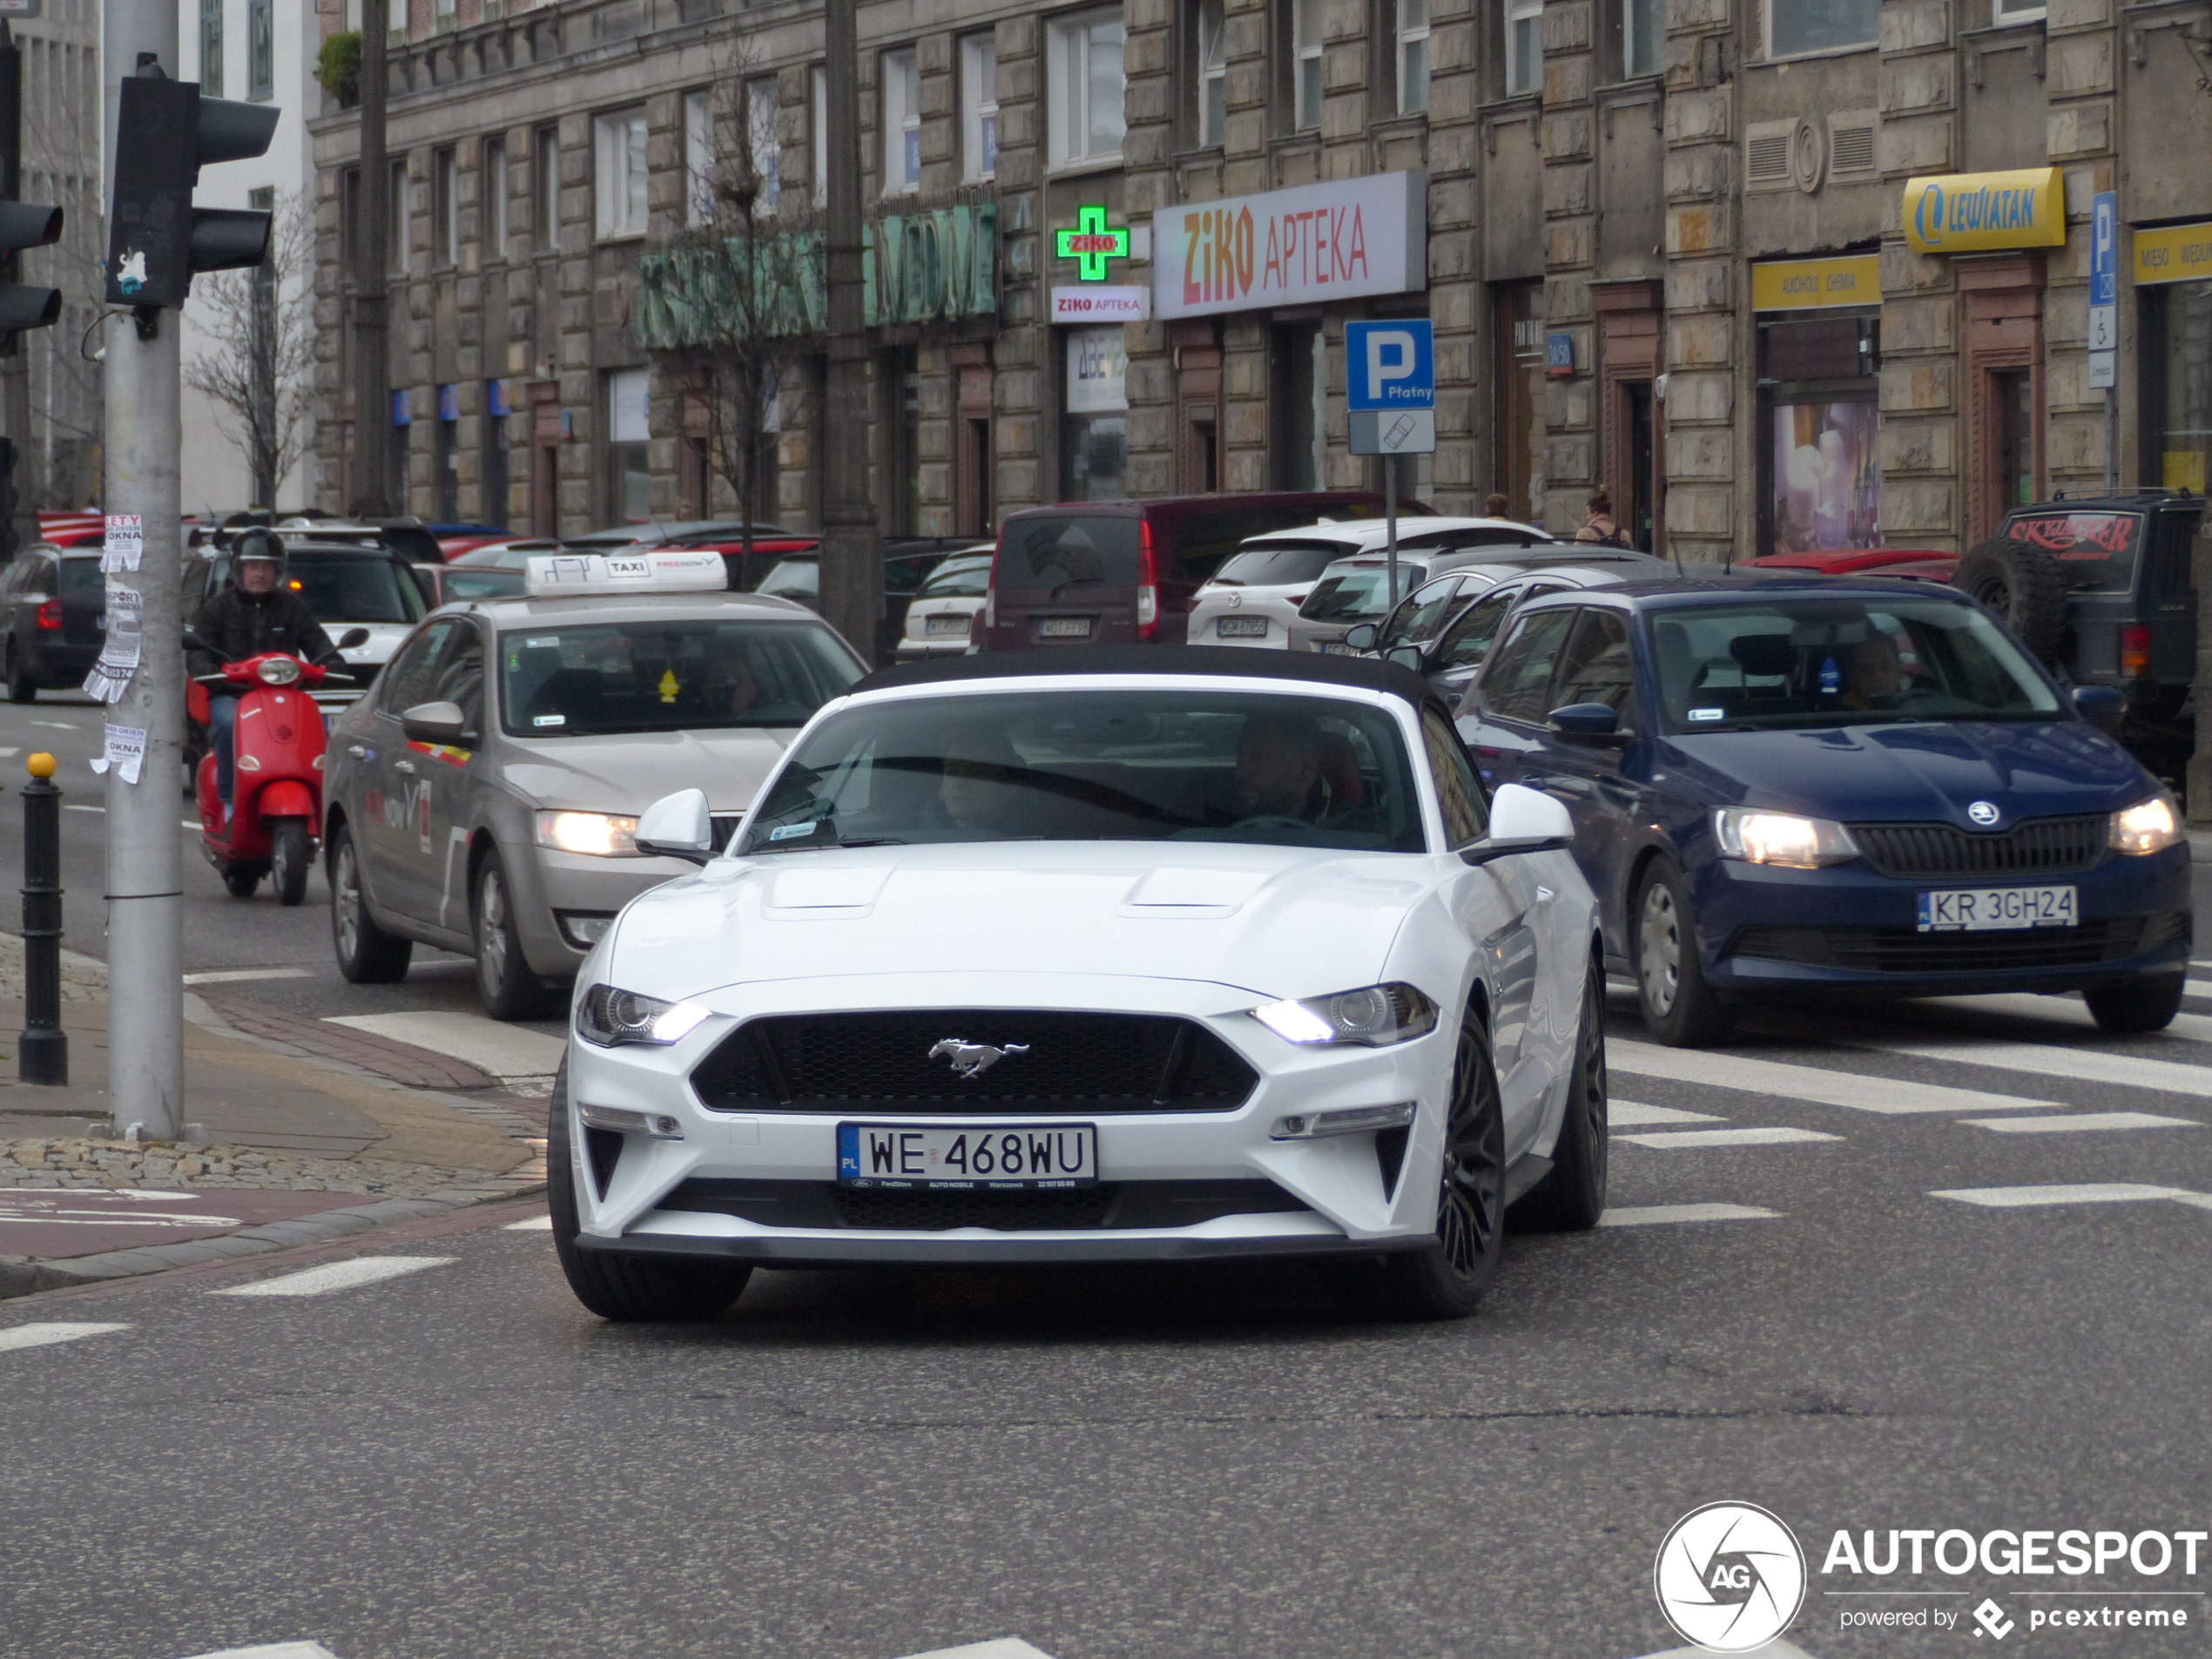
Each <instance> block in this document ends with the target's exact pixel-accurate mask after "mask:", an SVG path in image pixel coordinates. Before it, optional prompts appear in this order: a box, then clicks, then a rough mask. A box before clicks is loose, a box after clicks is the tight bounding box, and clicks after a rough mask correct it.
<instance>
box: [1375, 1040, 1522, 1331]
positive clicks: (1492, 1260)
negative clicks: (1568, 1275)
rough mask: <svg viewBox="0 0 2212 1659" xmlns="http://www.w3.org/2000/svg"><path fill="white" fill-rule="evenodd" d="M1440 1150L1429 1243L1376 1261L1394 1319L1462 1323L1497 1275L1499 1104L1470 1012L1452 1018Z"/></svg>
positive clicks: (1502, 1209) (1502, 1147)
mask: <svg viewBox="0 0 2212 1659" xmlns="http://www.w3.org/2000/svg"><path fill="white" fill-rule="evenodd" d="M1443 1152H1444V1170H1443V1176H1442V1179H1441V1181H1440V1184H1439V1187H1438V1190H1437V1197H1436V1239H1435V1242H1434V1243H1433V1244H1426V1245H1425V1246H1423V1247H1422V1248H1420V1249H1419V1250H1413V1251H1406V1253H1405V1254H1403V1255H1397V1256H1391V1257H1388V1258H1386V1259H1385V1260H1384V1263H1383V1273H1384V1303H1385V1305H1386V1307H1387V1308H1388V1309H1389V1311H1390V1312H1392V1313H1393V1314H1395V1315H1396V1316H1397V1317H1399V1318H1406V1319H1463V1318H1467V1315H1468V1314H1470V1313H1472V1312H1474V1310H1475V1306H1476V1305H1477V1304H1478V1303H1480V1301H1481V1300H1482V1297H1483V1293H1484V1292H1485V1291H1487V1290H1489V1288H1490V1284H1491V1281H1492V1280H1493V1279H1494V1278H1497V1276H1498V1261H1499V1258H1500V1257H1501V1255H1502V1253H1503V1251H1504V1248H1505V1231H1506V1227H1505V1221H1506V1114H1505V1107H1504V1103H1503V1102H1502V1101H1501V1098H1500V1096H1499V1093H1498V1071H1497V1068H1496V1067H1495V1066H1494V1065H1493V1064H1492V1063H1491V1062H1490V1040H1489V1037H1488V1035H1487V1033H1485V1032H1484V1030H1483V1028H1482V1022H1481V1020H1480V1017H1479V1016H1478V1015H1476V1013H1475V1011H1474V1008H1472V1007H1469V1008H1467V1009H1466V1010H1465V1011H1464V1012H1463V1013H1462V1014H1461V1015H1460V1046H1459V1049H1458V1051H1457V1053H1456V1054H1454V1055H1453V1060H1452V1096H1451V1101H1450V1103H1449V1104H1448V1105H1447V1108H1446V1109H1445V1118H1444V1147H1443Z"/></svg>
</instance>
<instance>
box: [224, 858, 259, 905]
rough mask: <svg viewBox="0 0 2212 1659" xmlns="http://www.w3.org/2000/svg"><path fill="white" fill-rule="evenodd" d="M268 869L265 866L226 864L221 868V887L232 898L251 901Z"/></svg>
mask: <svg viewBox="0 0 2212 1659" xmlns="http://www.w3.org/2000/svg"><path fill="white" fill-rule="evenodd" d="M221 868H222V872H223V885H224V886H225V887H228V888H229V889H230V894H231V897H232V898H233V899H251V898H252V897H253V893H254V889H255V888H257V887H260V885H261V878H262V876H263V875H265V874H266V873H267V872H268V866H267V865H266V864H226V865H224V866H222V867H221Z"/></svg>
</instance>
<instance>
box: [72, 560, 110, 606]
mask: <svg viewBox="0 0 2212 1659" xmlns="http://www.w3.org/2000/svg"><path fill="white" fill-rule="evenodd" d="M106 585H107V578H106V577H104V576H102V575H101V574H100V562H99V561H98V559H64V560H63V561H62V576H61V597H63V598H64V599H91V600H93V601H96V602H97V603H99V604H105V603H106V602H107V596H106V595H105V592H104V591H103V590H104V589H105V587H106Z"/></svg>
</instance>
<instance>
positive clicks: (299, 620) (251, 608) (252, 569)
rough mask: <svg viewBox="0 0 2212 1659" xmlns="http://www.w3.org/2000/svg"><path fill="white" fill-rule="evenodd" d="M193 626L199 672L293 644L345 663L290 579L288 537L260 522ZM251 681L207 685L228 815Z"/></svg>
mask: <svg viewBox="0 0 2212 1659" xmlns="http://www.w3.org/2000/svg"><path fill="white" fill-rule="evenodd" d="M193 631H194V632H195V633H197V634H198V635H199V640H200V644H202V645H203V646H204V647H205V648H206V649H204V650H194V651H192V654H191V667H192V673H193V674H195V675H202V676H204V675H209V674H213V673H216V672H218V671H219V670H220V669H221V668H222V667H224V666H225V665H226V664H231V663H240V662H244V661H246V659H247V658H253V657H260V656H262V655H263V654H265V653H266V652H269V651H286V652H288V653H290V654H291V655H292V656H294V657H297V658H300V660H302V661H303V662H309V663H320V664H325V665H327V666H334V665H340V664H342V662H343V659H342V658H341V657H340V656H339V654H338V648H337V647H336V646H335V645H334V644H331V643H330V637H329V636H328V635H327V634H326V633H324V632H323V631H322V627H321V624H319V623H317V622H316V621H315V618H314V612H313V611H311V610H308V609H307V601H306V600H304V599H302V598H301V597H300V596H299V595H298V594H297V593H295V592H294V591H293V590H292V589H291V588H289V587H287V585H286V584H285V580H284V538H283V537H282V536H279V535H278V534H277V533H276V532H275V531H274V530H272V529H262V528H261V527H260V526H259V525H256V526H254V527H253V528H252V529H247V530H246V531H244V532H243V533H242V534H240V535H239V537H238V539H237V540H236V541H234V542H233V543H231V581H230V585H228V586H226V587H225V588H223V589H222V590H220V591H219V592H217V593H213V594H211V595H209V596H208V598H207V603H206V604H203V605H202V606H201V607H200V608H199V623H198V624H197V625H196V626H195V628H194V630H193ZM245 690H246V687H244V686H243V685H236V684H234V683H232V682H227V681H224V680H215V681H213V682H212V683H211V684H210V685H208V687H207V693H208V695H207V723H208V727H209V733H210V737H211V738H212V744H213V747H214V751H215V791H216V793H218V794H219V795H220V796H221V797H222V800H223V817H224V820H225V821H226V822H228V821H229V819H230V808H231V785H232V779H233V765H232V759H233V755H234V754H235V752H236V744H235V741H234V738H235V734H236V732H237V728H238V699H239V696H240V694H241V693H243V692H244V691H245Z"/></svg>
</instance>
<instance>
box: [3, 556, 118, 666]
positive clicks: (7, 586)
mask: <svg viewBox="0 0 2212 1659" xmlns="http://www.w3.org/2000/svg"><path fill="white" fill-rule="evenodd" d="M106 628H107V578H106V577H104V576H102V575H101V574H100V550H99V548H98V546H97V545H95V546H92V547H82V548H77V547H72V548H58V547H47V546H44V545H40V546H36V547H27V548H25V549H24V550H23V551H22V552H20V553H18V554H17V556H15V558H14V560H13V561H11V562H10V563H9V564H7V565H6V566H5V567H4V571H3V572H0V629H3V630H4V633H0V678H5V680H6V682H7V687H8V700H9V701H10V702H11V703H31V702H36V701H37V697H38V693H39V691H41V690H42V689H44V690H59V691H75V690H76V689H77V687H78V685H81V684H83V683H84V676H85V675H86V674H88V673H89V672H91V667H92V663H93V659H94V658H97V657H98V656H99V654H100V645H101V643H102V641H103V640H105V638H106V637H107V636H106Z"/></svg>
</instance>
